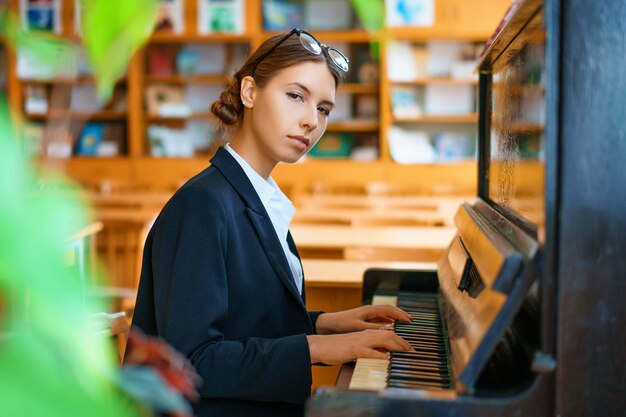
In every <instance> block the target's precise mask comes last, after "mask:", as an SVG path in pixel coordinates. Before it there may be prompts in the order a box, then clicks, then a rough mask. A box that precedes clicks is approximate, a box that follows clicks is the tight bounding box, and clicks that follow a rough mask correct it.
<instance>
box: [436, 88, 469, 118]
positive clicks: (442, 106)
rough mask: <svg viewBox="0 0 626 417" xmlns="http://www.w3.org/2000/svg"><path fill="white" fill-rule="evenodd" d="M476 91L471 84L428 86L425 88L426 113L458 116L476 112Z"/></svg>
mask: <svg viewBox="0 0 626 417" xmlns="http://www.w3.org/2000/svg"><path fill="white" fill-rule="evenodd" d="M475 93H476V89H475V87H474V86H473V85H471V84H428V85H427V86H425V87H424V113H425V114H429V115H458V114H468V113H473V112H474V111H475Z"/></svg>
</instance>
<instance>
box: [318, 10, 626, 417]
mask: <svg viewBox="0 0 626 417" xmlns="http://www.w3.org/2000/svg"><path fill="white" fill-rule="evenodd" d="M623 22H626V5H625V4H624V2H622V1H615V2H614V1H610V2H598V1H597V0H545V1H543V0H524V1H514V2H513V4H512V6H511V8H510V9H509V11H508V12H507V14H506V16H505V17H504V18H503V21H502V23H501V24H500V26H499V27H498V28H497V30H496V33H494V36H492V38H491V39H490V40H489V41H488V42H487V44H486V45H485V49H484V51H483V53H482V54H481V58H480V61H479V64H478V73H479V78H480V80H479V87H478V88H479V100H478V111H479V128H478V138H479V140H478V195H477V196H476V199H475V201H473V202H471V204H470V203H465V204H463V205H461V206H460V207H459V208H458V210H457V213H456V216H455V226H456V235H455V237H454V238H453V239H452V241H451V242H450V244H449V246H448V248H447V250H446V251H445V253H444V254H443V256H442V257H441V259H440V260H439V263H438V266H437V270H436V271H400V270H381V269H373V270H369V271H367V272H366V274H365V276H364V285H363V301H364V303H384V304H388V303H392V304H396V305H398V306H400V307H402V308H404V309H406V310H407V311H409V312H410V313H411V314H412V322H411V323H396V324H395V325H394V331H396V332H397V333H398V334H399V335H401V336H402V337H404V338H406V339H407V340H408V341H409V342H410V343H411V344H412V346H413V347H414V351H412V352H391V353H390V358H389V360H383V361H379V360H364V359H359V360H357V362H356V364H351V365H346V366H344V368H343V369H342V371H341V374H340V376H339V380H338V383H337V386H335V387H328V388H323V389H319V390H318V391H317V392H316V393H315V394H314V395H313V396H312V397H311V399H310V400H309V402H308V404H307V408H306V410H307V416H310V417H321V416H325V417H334V416H341V417H346V416H384V417H404V416H519V417H522V416H532V417H540V416H564V417H565V416H567V417H570V416H581V417H582V416H625V415H626V332H625V331H624V329H625V327H626V324H625V323H626V307H625V306H626V301H624V300H626V185H625V184H626V31H624V30H623V27H622V26H623Z"/></svg>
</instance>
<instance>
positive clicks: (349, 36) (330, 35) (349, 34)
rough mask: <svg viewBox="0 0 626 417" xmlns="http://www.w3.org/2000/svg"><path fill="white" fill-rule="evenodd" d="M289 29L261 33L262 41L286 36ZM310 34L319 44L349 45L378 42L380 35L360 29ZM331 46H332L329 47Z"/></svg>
mask: <svg viewBox="0 0 626 417" xmlns="http://www.w3.org/2000/svg"><path fill="white" fill-rule="evenodd" d="M288 31H289V29H285V30H284V31H271V32H263V39H268V38H271V37H272V36H275V35H281V34H286V33H287V32H288ZM311 33H312V34H313V35H314V36H315V38H316V39H317V40H319V41H320V42H322V43H324V42H349V43H369V42H373V41H378V40H379V39H380V33H378V32H366V31H364V30H360V29H354V30H327V31H322V30H311ZM331 46H332V45H331Z"/></svg>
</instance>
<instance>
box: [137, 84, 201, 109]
mask: <svg viewBox="0 0 626 417" xmlns="http://www.w3.org/2000/svg"><path fill="white" fill-rule="evenodd" d="M145 95H146V107H147V109H148V113H149V114H150V115H151V116H161V117H187V116H189V115H191V109H190V107H189V105H188V103H187V97H186V92H185V87H184V86H180V85H168V84H152V85H149V86H147V87H146V89H145Z"/></svg>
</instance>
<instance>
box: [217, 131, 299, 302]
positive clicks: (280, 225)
mask: <svg viewBox="0 0 626 417" xmlns="http://www.w3.org/2000/svg"><path fill="white" fill-rule="evenodd" d="M224 148H225V149H226V150H227V151H228V152H229V153H230V154H231V155H232V156H233V158H235V160H236V161H237V162H238V163H239V165H241V168H243V171H244V172H245V173H246V176H247V177H248V179H249V180H250V182H251V183H252V186H253V187H254V189H255V191H256V193H257V194H258V195H259V198H260V199H261V202H262V203H263V206H264V207H265V211H267V214H269V216H270V220H271V221H272V225H273V226H274V230H275V231H276V235H277V236H278V240H279V241H280V245H281V246H282V248H283V252H285V257H286V258H287V261H288V263H289V269H290V270H291V275H292V277H293V279H294V282H295V284H296V288H297V289H298V293H299V294H302V265H301V264H300V260H299V259H298V257H297V256H296V255H295V254H294V253H292V252H291V250H290V249H289V245H288V244H287V233H288V232H289V223H290V222H291V219H292V218H293V215H294V214H295V212H296V208H295V207H294V205H293V204H292V203H291V201H290V200H289V199H288V198H287V196H286V195H285V194H283V192H282V191H281V190H280V188H278V184H276V182H275V181H274V179H273V178H272V177H269V178H268V179H267V181H266V180H265V179H264V178H263V177H261V176H260V175H259V174H258V173H257V172H256V171H255V170H254V169H253V168H252V167H251V166H250V165H249V164H248V163H247V162H246V160H245V159H243V158H242V157H241V156H239V154H238V153H237V152H235V150H234V149H233V148H231V146H230V144H228V143H227V144H226V145H225V146H224Z"/></svg>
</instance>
